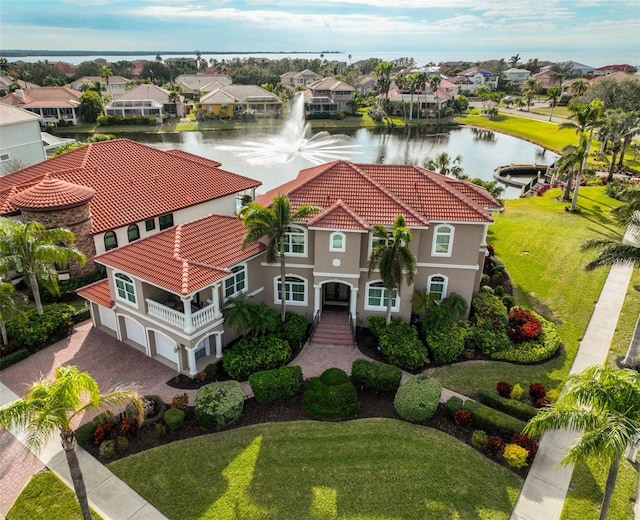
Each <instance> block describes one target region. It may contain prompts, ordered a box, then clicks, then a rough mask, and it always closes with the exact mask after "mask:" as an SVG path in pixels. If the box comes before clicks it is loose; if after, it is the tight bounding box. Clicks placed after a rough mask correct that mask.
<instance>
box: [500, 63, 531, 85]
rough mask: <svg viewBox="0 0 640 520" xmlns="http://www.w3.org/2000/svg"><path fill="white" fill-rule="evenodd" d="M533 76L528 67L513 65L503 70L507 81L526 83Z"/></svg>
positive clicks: (503, 75)
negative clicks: (518, 67) (519, 67)
mask: <svg viewBox="0 0 640 520" xmlns="http://www.w3.org/2000/svg"><path fill="white" fill-rule="evenodd" d="M529 76H531V72H530V71H528V70H527V69H517V68H515V67H512V68H510V69H507V70H504V71H502V77H503V78H504V79H505V80H506V81H511V82H512V83H524V82H525V81H526V80H528V79H529Z"/></svg>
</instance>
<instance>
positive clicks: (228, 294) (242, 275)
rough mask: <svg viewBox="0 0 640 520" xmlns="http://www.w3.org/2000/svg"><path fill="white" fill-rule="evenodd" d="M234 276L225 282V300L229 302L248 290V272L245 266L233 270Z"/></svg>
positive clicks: (238, 266)
mask: <svg viewBox="0 0 640 520" xmlns="http://www.w3.org/2000/svg"><path fill="white" fill-rule="evenodd" d="M231 273H232V275H231V276H230V277H229V278H227V279H226V280H225V281H224V299H225V300H228V299H229V298H233V297H234V296H237V295H238V294H240V293H242V292H244V291H245V290H246V288H247V270H246V266H244V265H237V266H235V267H233V268H232V269H231Z"/></svg>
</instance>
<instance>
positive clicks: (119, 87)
mask: <svg viewBox="0 0 640 520" xmlns="http://www.w3.org/2000/svg"><path fill="white" fill-rule="evenodd" d="M130 82H131V80H130V79H127V78H123V77H122V76H110V77H109V85H108V86H107V82H106V81H105V79H104V78H103V77H100V76H83V77H82V78H80V79H77V80H76V81H74V82H73V83H71V88H73V89H74V90H82V86H83V85H90V86H93V85H95V84H96V83H100V90H102V91H103V92H106V93H107V94H110V95H111V96H112V97H113V98H117V97H119V96H122V95H123V94H126V92H127V85H128V84H129V83H130Z"/></svg>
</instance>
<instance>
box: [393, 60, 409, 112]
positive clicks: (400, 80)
mask: <svg viewBox="0 0 640 520" xmlns="http://www.w3.org/2000/svg"><path fill="white" fill-rule="evenodd" d="M393 82H394V83H395V84H396V87H397V88H398V89H400V93H401V94H402V98H401V99H402V117H403V119H404V120H405V123H406V121H407V106H406V105H405V103H404V89H405V88H407V85H408V84H409V78H408V77H407V75H406V74H405V73H404V72H398V73H397V74H396V76H395V77H394V78H393ZM411 98H412V100H413V92H411Z"/></svg>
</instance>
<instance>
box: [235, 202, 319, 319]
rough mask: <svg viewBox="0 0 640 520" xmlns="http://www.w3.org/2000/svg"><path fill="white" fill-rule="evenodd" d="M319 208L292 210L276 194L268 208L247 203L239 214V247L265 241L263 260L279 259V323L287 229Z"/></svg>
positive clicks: (282, 310)
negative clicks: (243, 230) (243, 231)
mask: <svg viewBox="0 0 640 520" xmlns="http://www.w3.org/2000/svg"><path fill="white" fill-rule="evenodd" d="M318 211H320V208H317V207H315V206H311V205H308V204H302V205H300V206H299V207H298V208H297V209H296V210H295V211H293V210H292V209H291V201H290V200H289V197H288V196H287V195H282V194H278V195H276V196H275V197H274V198H273V202H272V203H271V206H270V207H266V206H263V205H261V204H258V203H257V202H249V204H247V205H246V206H245V207H244V208H243V209H242V212H241V217H242V223H243V224H244V226H245V227H246V228H247V233H246V235H245V236H244V239H243V240H242V247H246V246H248V245H249V244H253V243H255V242H257V241H258V240H260V239H261V238H263V237H264V238H266V239H267V251H266V258H267V262H269V263H270V264H272V263H275V262H276V258H277V257H280V287H281V290H280V302H281V303H280V319H281V320H282V323H284V321H285V317H286V312H287V309H286V294H285V280H286V270H285V254H286V253H287V250H286V247H285V242H284V239H285V236H286V234H287V232H288V230H289V226H291V224H293V223H294V222H300V221H303V220H305V219H306V218H308V217H310V216H312V215H314V214H316V213H317V212H318Z"/></svg>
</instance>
